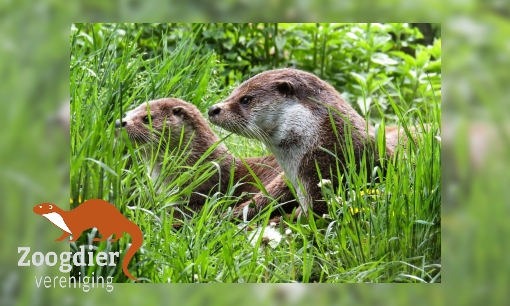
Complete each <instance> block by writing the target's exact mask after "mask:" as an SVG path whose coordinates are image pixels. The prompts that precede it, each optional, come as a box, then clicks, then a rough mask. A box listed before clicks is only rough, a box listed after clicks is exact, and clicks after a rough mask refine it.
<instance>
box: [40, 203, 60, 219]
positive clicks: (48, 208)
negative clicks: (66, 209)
mask: <svg viewBox="0 0 510 306" xmlns="http://www.w3.org/2000/svg"><path fill="white" fill-rule="evenodd" d="M33 210H34V212H35V213H36V214H38V215H41V216H43V215H46V214H51V213H60V212H62V209H60V208H59V207H58V206H57V205H55V204H52V203H41V204H39V205H36V206H34V208H33Z"/></svg>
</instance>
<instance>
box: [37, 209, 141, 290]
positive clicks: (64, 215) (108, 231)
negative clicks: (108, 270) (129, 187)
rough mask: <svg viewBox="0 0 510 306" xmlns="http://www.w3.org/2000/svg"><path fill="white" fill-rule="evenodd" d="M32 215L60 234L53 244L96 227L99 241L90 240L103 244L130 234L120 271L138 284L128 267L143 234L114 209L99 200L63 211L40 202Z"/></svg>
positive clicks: (95, 239) (76, 236)
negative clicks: (49, 222)
mask: <svg viewBox="0 0 510 306" xmlns="http://www.w3.org/2000/svg"><path fill="white" fill-rule="evenodd" d="M34 212H35V213H36V214H38V215H41V216H43V217H45V218H47V219H48V220H50V221H51V223H53V224H55V225H56V226H58V227H59V228H60V229H61V230H62V231H63V232H64V233H63V234H62V236H60V237H59V238H57V239H56V240H55V241H62V240H64V239H65V238H67V237H69V235H73V238H72V239H71V240H70V241H76V240H77V239H78V238H79V237H80V236H81V233H83V231H85V230H87V229H89V228H93V227H95V228H97V230H98V231H99V233H101V235H102V238H94V240H93V241H105V240H106V239H108V237H110V236H112V235H115V238H113V236H112V237H111V239H110V240H109V241H111V242H115V241H117V240H119V238H120V237H122V232H125V233H128V234H129V235H131V239H132V244H131V246H130V247H129V250H128V251H127V252H126V255H125V256H124V260H123V261H122V271H124V274H126V276H127V277H129V278H131V279H133V280H135V281H138V279H137V278H135V277H134V276H133V275H131V274H130V273H129V271H128V268H127V267H128V264H129V261H130V260H131V258H132V257H133V255H135V253H136V251H138V249H140V247H141V246H142V242H143V235H142V231H141V230H140V228H139V227H138V226H137V225H136V224H134V223H133V222H131V221H129V220H128V219H127V218H126V217H124V216H123V215H122V214H121V213H120V212H119V211H118V210H117V208H116V207H115V206H114V205H113V204H110V203H109V202H106V201H104V200H101V199H93V200H88V201H85V202H84V203H82V204H81V205H79V206H78V207H76V208H75V209H73V210H69V211H65V210H63V209H61V208H60V207H58V206H57V205H55V204H51V203H42V204H39V205H36V206H35V207H34Z"/></svg>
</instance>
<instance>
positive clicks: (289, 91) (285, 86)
mask: <svg viewBox="0 0 510 306" xmlns="http://www.w3.org/2000/svg"><path fill="white" fill-rule="evenodd" d="M276 89H278V91H279V92H280V93H281V94H283V95H285V96H288V95H293V94H294V87H293V86H292V84H291V83H290V82H287V81H280V82H278V83H277V84H276Z"/></svg>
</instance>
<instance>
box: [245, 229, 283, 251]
mask: <svg viewBox="0 0 510 306" xmlns="http://www.w3.org/2000/svg"><path fill="white" fill-rule="evenodd" d="M262 230H264V233H263V234H262V244H263V245H265V244H267V245H269V246H270V247H272V248H273V249H274V248H276V247H277V246H278V245H279V244H280V241H281V240H282V237H283V236H282V235H281V234H280V233H279V232H278V231H277V230H276V229H274V228H272V227H266V228H265V229H262V228H258V229H257V230H255V231H253V232H252V233H251V234H250V235H249V237H248V240H249V241H250V243H251V245H252V246H255V244H256V243H257V241H258V239H259V237H260V234H261V232H262Z"/></svg>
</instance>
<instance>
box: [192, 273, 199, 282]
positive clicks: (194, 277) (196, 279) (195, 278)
mask: <svg viewBox="0 0 510 306" xmlns="http://www.w3.org/2000/svg"><path fill="white" fill-rule="evenodd" d="M193 279H194V280H195V282H198V274H194V275H193Z"/></svg>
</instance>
